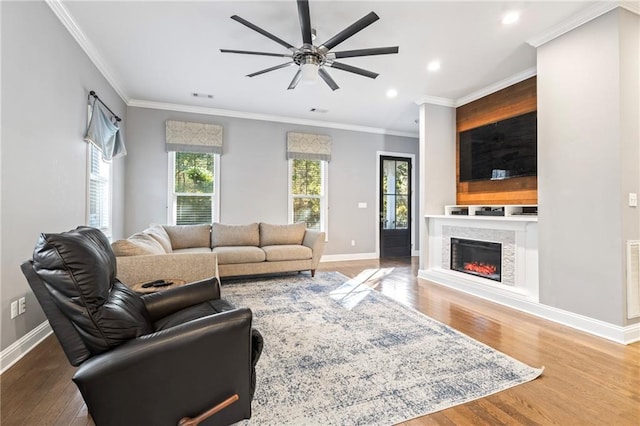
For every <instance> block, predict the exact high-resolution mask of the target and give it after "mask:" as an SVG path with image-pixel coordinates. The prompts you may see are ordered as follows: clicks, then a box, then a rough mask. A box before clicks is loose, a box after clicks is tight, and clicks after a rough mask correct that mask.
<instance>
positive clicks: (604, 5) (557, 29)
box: [527, 1, 640, 48]
mask: <svg viewBox="0 0 640 426" xmlns="http://www.w3.org/2000/svg"><path fill="white" fill-rule="evenodd" d="M617 7H622V8H624V9H627V10H629V11H630V12H633V13H636V14H639V15H640V5H638V2H631V1H601V2H598V3H596V4H594V5H593V6H590V7H587V8H585V9H584V10H583V11H582V12H580V13H577V14H575V15H573V16H572V17H571V18H569V19H567V20H565V21H563V22H561V23H560V24H558V25H556V26H554V27H551V28H550V29H549V30H547V31H545V32H544V33H542V34H540V35H539V36H537V37H533V38H531V39H529V40H527V43H528V44H530V45H531V46H533V47H536V48H538V47H540V46H542V45H543V44H545V43H548V42H550V41H551V40H553V39H555V38H557V37H560V36H561V35H563V34H566V33H568V32H569V31H571V30H573V29H575V28H578V27H579V26H581V25H584V24H586V23H587V22H589V21H591V20H593V19H595V18H597V17H598V16H601V15H604V14H605V13H607V12H609V11H611V10H613V9H615V8H617Z"/></svg>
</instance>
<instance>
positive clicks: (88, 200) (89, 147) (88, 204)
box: [85, 143, 113, 241]
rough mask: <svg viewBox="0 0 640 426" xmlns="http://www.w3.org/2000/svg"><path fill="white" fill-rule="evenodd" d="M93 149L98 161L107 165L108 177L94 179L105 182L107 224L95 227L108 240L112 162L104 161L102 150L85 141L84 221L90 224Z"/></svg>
mask: <svg viewBox="0 0 640 426" xmlns="http://www.w3.org/2000/svg"><path fill="white" fill-rule="evenodd" d="M93 150H95V152H97V153H98V155H99V157H100V158H99V160H98V161H101V162H102V163H103V164H106V165H107V166H108V167H109V177H108V178H107V179H104V178H103V177H102V176H98V179H95V180H100V181H102V182H106V184H107V197H106V200H107V203H106V204H107V205H106V209H107V218H108V219H107V225H106V227H105V228H97V229H99V230H100V231H102V233H103V234H105V235H106V236H107V238H108V239H109V241H111V240H112V238H113V164H112V163H110V162H107V161H104V159H103V156H102V151H100V150H99V149H98V147H96V146H95V145H93V144H92V143H87V179H86V184H87V186H86V189H87V196H86V210H85V223H86V225H87V226H91V181H92V180H94V178H93V177H92V173H91V161H92V153H93ZM103 207H104V206H102V205H101V208H103Z"/></svg>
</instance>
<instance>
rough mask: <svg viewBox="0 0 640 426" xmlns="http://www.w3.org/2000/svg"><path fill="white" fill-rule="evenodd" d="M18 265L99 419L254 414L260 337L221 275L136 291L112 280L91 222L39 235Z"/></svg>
mask: <svg viewBox="0 0 640 426" xmlns="http://www.w3.org/2000/svg"><path fill="white" fill-rule="evenodd" d="M22 271H23V273H24V274H25V276H26V277H27V280H28V281H29V285H30V286H31V288H32V289H33V292H34V293H35V295H36V298H37V299H38V301H39V303H40V305H41V306H42V308H43V310H44V312H45V314H46V316H47V318H48V320H49V323H50V324H51V328H52V329H53V331H54V333H55V335H56V337H57V338H58V340H59V341H60V344H61V345H62V348H63V349H64V352H65V354H66V355H67V358H68V359H69V362H70V363H71V364H72V365H73V366H79V368H78V369H77V371H76V373H75V374H74V376H73V381H74V382H75V383H76V385H77V386H78V388H79V389H80V392H81V393H82V396H83V398H84V401H85V403H86V404H87V408H88V411H89V413H90V414H91V416H92V418H93V420H94V422H95V423H96V424H97V425H98V426H101V425H118V426H124V425H154V426H160V425H177V424H178V423H179V422H180V421H181V419H183V418H186V420H189V421H188V422H187V424H197V423H198V422H199V421H202V424H207V425H224V424H230V423H234V422H236V421H239V420H242V419H248V418H250V417H251V400H252V398H253V392H254V388H255V364H256V362H257V361H258V358H259V357H260V353H261V351H262V337H261V336H260V334H259V333H258V332H257V331H256V330H253V329H252V327H251V321H252V314H251V311H250V310H249V309H246V308H245V309H236V308H234V307H233V306H231V305H230V304H229V303H227V302H226V301H225V300H223V299H221V298H220V286H219V283H218V281H217V279H215V278H212V279H209V280H203V281H199V282H197V283H192V284H188V285H185V286H182V287H178V288H175V289H170V290H167V291H164V292H157V293H152V294H148V295H143V296H140V295H138V294H137V293H135V292H134V291H132V290H131V289H129V288H128V287H127V286H126V285H124V284H122V283H121V282H120V281H118V279H116V259H115V256H114V254H113V251H112V250H111V246H110V245H109V241H108V240H107V238H106V237H105V236H104V234H103V233H102V232H100V231H99V230H97V229H94V228H89V227H79V228H77V229H75V230H72V231H69V232H65V233H61V234H41V236H40V238H39V240H38V243H37V245H36V247H35V250H34V254H33V260H30V261H27V262H25V263H23V265H22ZM234 395H237V402H233V403H231V404H230V405H228V406H227V407H226V408H224V409H222V410H220V411H218V412H216V411H217V410H212V407H214V406H216V405H218V404H219V403H221V402H223V401H225V400H228V401H227V402H231V401H232V399H231V398H234V399H235V398H236V397H235V396H234ZM225 405H226V404H225ZM207 411H209V413H207V414H210V413H211V412H216V413H215V414H214V415H212V416H210V417H208V418H206V419H203V417H206V416H203V415H202V414H203V413H206V412H207ZM183 423H184V421H183Z"/></svg>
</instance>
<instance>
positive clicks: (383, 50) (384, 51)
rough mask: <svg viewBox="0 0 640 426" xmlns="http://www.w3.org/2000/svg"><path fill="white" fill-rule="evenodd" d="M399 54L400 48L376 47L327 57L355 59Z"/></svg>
mask: <svg viewBox="0 0 640 426" xmlns="http://www.w3.org/2000/svg"><path fill="white" fill-rule="evenodd" d="M392 53H398V46H393V47H374V48H373V49H357V50H343V51H342V52H333V53H329V54H327V57H334V58H337V59H339V58H354V57H356V56H372V55H389V54H392Z"/></svg>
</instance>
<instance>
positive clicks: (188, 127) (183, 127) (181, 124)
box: [166, 120, 222, 154]
mask: <svg viewBox="0 0 640 426" xmlns="http://www.w3.org/2000/svg"><path fill="white" fill-rule="evenodd" d="M166 138H167V152H169V151H180V152H207V153H212V154H222V126H220V125H217V124H207V123H191V122H187V121H174V120H167V122H166Z"/></svg>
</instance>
